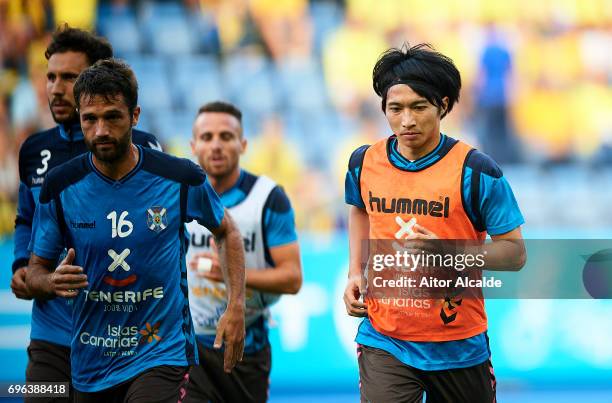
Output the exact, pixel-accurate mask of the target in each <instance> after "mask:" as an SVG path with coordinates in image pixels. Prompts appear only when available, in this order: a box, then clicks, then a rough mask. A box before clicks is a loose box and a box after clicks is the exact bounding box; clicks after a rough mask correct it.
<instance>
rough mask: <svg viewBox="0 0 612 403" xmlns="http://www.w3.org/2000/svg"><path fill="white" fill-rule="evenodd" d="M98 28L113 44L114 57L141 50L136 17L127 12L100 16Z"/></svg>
mask: <svg viewBox="0 0 612 403" xmlns="http://www.w3.org/2000/svg"><path fill="white" fill-rule="evenodd" d="M98 30H99V31H100V34H101V35H103V36H105V37H106V38H107V39H108V40H109V42H110V43H111V44H112V45H113V50H114V53H115V56H116V57H124V56H125V55H126V54H131V53H138V52H140V51H141V50H142V38H141V36H140V31H139V30H138V24H137V22H136V18H135V17H134V15H133V14H131V13H129V12H128V13H122V14H120V15H113V14H112V13H111V14H109V15H108V16H107V17H100V18H99V20H98Z"/></svg>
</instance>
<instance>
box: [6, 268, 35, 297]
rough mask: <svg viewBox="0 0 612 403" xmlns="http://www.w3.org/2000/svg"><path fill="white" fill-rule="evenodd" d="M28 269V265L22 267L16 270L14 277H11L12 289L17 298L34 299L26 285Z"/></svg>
mask: <svg viewBox="0 0 612 403" xmlns="http://www.w3.org/2000/svg"><path fill="white" fill-rule="evenodd" d="M26 270H27V267H20V268H18V269H17V270H15V273H14V274H13V278H12V279H11V290H12V291H13V294H15V296H16V297H17V298H20V299H32V295H31V294H30V290H28V286H27V285H26Z"/></svg>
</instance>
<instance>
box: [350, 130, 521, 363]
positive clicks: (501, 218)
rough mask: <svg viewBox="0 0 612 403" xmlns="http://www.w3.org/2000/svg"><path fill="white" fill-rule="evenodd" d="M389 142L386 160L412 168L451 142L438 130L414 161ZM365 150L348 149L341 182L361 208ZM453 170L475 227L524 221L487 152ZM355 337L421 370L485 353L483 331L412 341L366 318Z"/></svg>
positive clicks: (498, 229) (496, 229)
mask: <svg viewBox="0 0 612 403" xmlns="http://www.w3.org/2000/svg"><path fill="white" fill-rule="evenodd" d="M390 141H391V145H390V147H389V149H390V152H389V155H388V158H389V162H391V164H392V165H394V166H395V167H397V168H399V169H402V170H405V171H412V172H416V171H420V170H423V169H427V167H429V166H431V165H433V164H435V163H436V162H437V161H439V160H440V159H442V158H444V155H446V153H447V152H448V151H449V150H450V149H451V148H452V147H453V146H454V145H455V144H456V143H457V140H455V139H453V138H452V137H449V136H446V135H444V134H441V135H440V143H439V144H438V146H437V147H436V148H435V149H434V150H433V151H431V152H430V153H429V154H427V155H425V156H423V157H421V158H419V159H418V160H415V161H409V160H407V159H406V158H404V156H402V155H401V154H400V152H399V150H398V146H397V138H395V137H394V138H392V139H391V140H390ZM367 149H368V146H361V147H359V148H358V149H357V150H355V151H354V152H353V155H352V156H351V159H350V162H349V169H348V172H347V174H346V181H345V201H346V203H347V204H350V205H354V206H356V207H359V208H362V209H365V205H364V203H363V200H362V198H361V191H360V189H359V177H360V170H361V164H362V162H363V158H364V155H365V152H366V150H367ZM459 169H463V181H462V182H463V188H462V193H463V199H464V202H465V203H464V206H466V213H467V214H468V216H469V217H470V221H471V222H472V224H473V225H474V227H475V228H476V229H478V231H487V233H488V234H489V235H501V234H504V233H507V232H510V231H512V230H513V229H515V228H518V227H519V226H521V225H522V224H523V223H524V222H525V220H524V219H523V215H522V214H521V211H520V209H519V207H518V203H517V202H516V199H515V197H514V194H513V192H512V189H511V188H510V185H509V184H508V182H507V181H506V179H505V178H504V176H503V173H502V171H501V169H500V168H499V167H498V166H497V164H496V163H495V162H494V161H493V160H492V159H491V158H490V157H489V156H487V155H486V154H483V153H481V152H480V151H477V150H476V151H474V152H472V153H470V154H469V156H468V157H467V158H466V160H465V162H464V166H463V167H459ZM355 341H356V342H357V343H360V344H364V345H366V346H370V347H375V348H380V349H381V350H385V351H387V352H388V353H390V354H392V355H393V356H394V357H395V358H397V359H398V360H399V361H401V362H403V363H404V364H406V365H410V366H412V367H415V368H418V369H422V370H426V371H438V370H447V369H454V368H465V367H471V366H474V365H478V364H481V363H483V362H484V361H486V360H487V359H488V358H489V357H490V355H491V352H490V349H489V340H488V337H487V333H486V332H483V333H480V334H477V335H476V336H473V337H470V338H467V339H463V340H454V341H447V342H413V341H405V340H399V339H396V338H393V337H390V336H386V335H383V334H382V333H380V332H378V331H376V329H374V327H373V326H372V324H371V323H370V320H369V319H368V318H365V319H364V320H363V321H362V322H361V324H360V326H359V329H358V331H357V336H356V338H355Z"/></svg>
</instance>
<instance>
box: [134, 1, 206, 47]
mask: <svg viewBox="0 0 612 403" xmlns="http://www.w3.org/2000/svg"><path fill="white" fill-rule="evenodd" d="M140 20H141V21H142V25H141V30H142V33H143V35H144V38H146V43H147V44H148V45H149V46H148V49H147V50H148V51H150V52H152V53H155V54H160V55H168V56H178V55H187V54H190V53H192V52H193V51H194V50H195V48H196V46H195V40H194V30H193V29H192V25H191V24H190V20H189V18H187V15H186V13H185V10H184V9H183V8H182V7H181V6H180V4H177V3H174V2H171V3H156V2H147V3H144V4H143V7H142V9H141V13H140Z"/></svg>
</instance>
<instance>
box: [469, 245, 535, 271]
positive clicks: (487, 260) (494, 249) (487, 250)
mask: <svg viewBox="0 0 612 403" xmlns="http://www.w3.org/2000/svg"><path fill="white" fill-rule="evenodd" d="M480 249H481V250H480V251H479V252H478V253H480V254H482V255H484V267H485V269H486V270H491V271H519V270H520V269H522V268H523V266H525V262H526V261H527V254H526V251H525V243H524V242H523V240H522V239H500V240H497V241H493V242H491V243H487V244H485V245H483V246H482V247H481V248H480Z"/></svg>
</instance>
